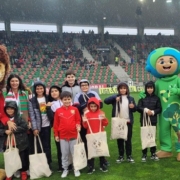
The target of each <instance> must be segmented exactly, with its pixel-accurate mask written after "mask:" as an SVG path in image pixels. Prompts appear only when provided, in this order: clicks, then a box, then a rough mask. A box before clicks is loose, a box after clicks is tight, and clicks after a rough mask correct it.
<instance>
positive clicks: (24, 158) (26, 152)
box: [19, 148, 29, 172]
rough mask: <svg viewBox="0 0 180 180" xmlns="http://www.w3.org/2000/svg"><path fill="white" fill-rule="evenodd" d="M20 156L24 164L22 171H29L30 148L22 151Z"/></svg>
mask: <svg viewBox="0 0 180 180" xmlns="http://www.w3.org/2000/svg"><path fill="white" fill-rule="evenodd" d="M19 156H20V159H21V162H22V168H21V169H20V171H21V172H22V171H27V170H28V169H29V148H26V149H24V150H23V151H20V152H19Z"/></svg>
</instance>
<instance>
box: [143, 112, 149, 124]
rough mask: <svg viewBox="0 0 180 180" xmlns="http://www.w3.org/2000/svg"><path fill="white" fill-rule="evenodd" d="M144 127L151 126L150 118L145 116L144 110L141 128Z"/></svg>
mask: <svg viewBox="0 0 180 180" xmlns="http://www.w3.org/2000/svg"><path fill="white" fill-rule="evenodd" d="M144 126H151V121H150V117H149V116H147V115H146V112H145V110H144V112H143V127H144Z"/></svg>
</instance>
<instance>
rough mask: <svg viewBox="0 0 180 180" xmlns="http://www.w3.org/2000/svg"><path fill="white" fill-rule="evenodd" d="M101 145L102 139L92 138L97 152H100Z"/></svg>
mask: <svg viewBox="0 0 180 180" xmlns="http://www.w3.org/2000/svg"><path fill="white" fill-rule="evenodd" d="M101 145H102V140H96V139H94V140H93V148H94V149H95V150H96V152H97V153H98V152H102V148H101Z"/></svg>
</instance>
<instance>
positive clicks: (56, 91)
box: [47, 85, 63, 172]
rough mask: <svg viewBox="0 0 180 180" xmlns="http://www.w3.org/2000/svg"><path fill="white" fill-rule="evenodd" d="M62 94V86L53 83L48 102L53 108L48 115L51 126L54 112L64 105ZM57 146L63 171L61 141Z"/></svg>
mask: <svg viewBox="0 0 180 180" xmlns="http://www.w3.org/2000/svg"><path fill="white" fill-rule="evenodd" d="M60 94H61V88H60V87H59V86H56V85H53V86H51V87H50V89H49V102H48V103H47V108H50V109H51V111H50V112H51V113H49V115H48V117H49V119H50V121H51V127H53V123H54V113H55V112H56V109H58V108H60V107H61V106H62V102H61V100H60ZM55 143H56V148H57V158H58V166H59V168H58V172H61V171H63V168H62V161H61V156H62V154H61V148H60V142H57V141H55Z"/></svg>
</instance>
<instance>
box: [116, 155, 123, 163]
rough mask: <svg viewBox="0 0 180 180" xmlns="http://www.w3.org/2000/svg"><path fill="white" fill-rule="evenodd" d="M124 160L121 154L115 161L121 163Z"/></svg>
mask: <svg viewBox="0 0 180 180" xmlns="http://www.w3.org/2000/svg"><path fill="white" fill-rule="evenodd" d="M123 161H124V157H123V156H119V157H118V159H116V162H117V163H121V162H123Z"/></svg>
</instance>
